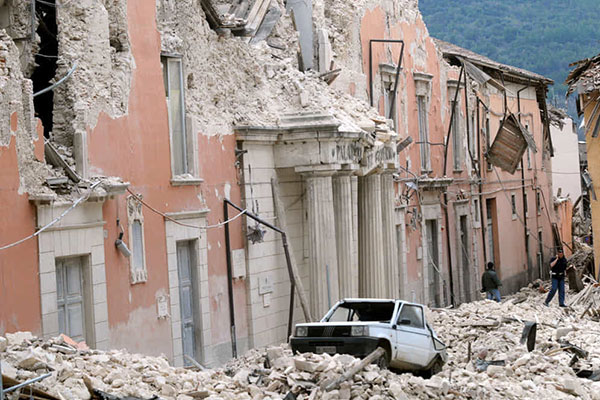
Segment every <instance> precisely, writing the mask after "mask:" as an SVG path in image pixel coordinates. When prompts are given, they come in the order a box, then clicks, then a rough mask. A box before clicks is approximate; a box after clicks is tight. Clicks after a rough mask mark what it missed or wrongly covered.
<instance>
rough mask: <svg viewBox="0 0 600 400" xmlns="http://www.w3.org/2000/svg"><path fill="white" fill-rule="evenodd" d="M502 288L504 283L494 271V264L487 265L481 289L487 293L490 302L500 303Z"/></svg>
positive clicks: (482, 277)
mask: <svg viewBox="0 0 600 400" xmlns="http://www.w3.org/2000/svg"><path fill="white" fill-rule="evenodd" d="M500 286H502V282H500V278H498V274H496V271H495V270H494V263H493V262H489V263H487V267H486V270H485V272H484V273H483V275H482V276H481V289H482V291H483V292H487V299H488V300H496V301H497V302H498V303H500V289H499V288H500Z"/></svg>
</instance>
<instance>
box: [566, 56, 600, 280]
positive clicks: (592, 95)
mask: <svg viewBox="0 0 600 400" xmlns="http://www.w3.org/2000/svg"><path fill="white" fill-rule="evenodd" d="M571 67H573V69H572V70H571V72H570V73H569V76H568V77H567V79H566V81H565V84H567V85H568V86H569V90H568V92H567V96H568V95H571V94H575V95H576V96H577V97H576V104H577V113H578V114H579V116H580V117H583V122H582V125H583V129H584V132H585V142H580V146H581V147H580V151H581V152H582V153H583V154H582V155H584V156H583V157H582V160H581V161H582V171H581V178H582V179H581V183H582V189H583V192H584V194H583V201H582V209H583V212H582V218H581V219H580V220H579V221H576V222H577V223H576V225H577V226H576V227H577V228H578V234H579V235H580V236H582V237H584V238H586V239H587V240H586V241H587V243H588V244H591V245H593V247H594V252H595V253H596V254H598V253H597V252H596V250H598V241H595V242H594V241H593V240H591V241H590V240H589V239H590V237H591V238H593V236H594V233H598V232H600V217H599V215H600V209H598V197H597V195H596V193H597V191H596V187H597V186H598V183H597V182H598V176H600V175H599V174H600V172H599V170H598V157H596V153H597V150H596V149H597V146H596V145H595V143H596V142H598V134H599V133H600V117H599V116H598V110H599V109H600V102H599V101H598V92H599V91H600V55H596V56H595V57H591V58H586V59H583V60H580V61H576V62H574V63H573V64H571ZM582 148H583V149H582ZM590 216H591V226H590V218H589V217H590ZM599 263H600V261H599V260H598V258H597V257H596V258H595V260H594V275H597V274H598V271H599V270H600V266H599V265H600V264H599Z"/></svg>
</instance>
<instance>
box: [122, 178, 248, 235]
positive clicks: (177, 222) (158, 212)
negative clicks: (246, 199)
mask: <svg viewBox="0 0 600 400" xmlns="http://www.w3.org/2000/svg"><path fill="white" fill-rule="evenodd" d="M127 191H128V192H129V194H131V195H132V196H133V198H135V199H136V200H137V201H139V202H140V203H142V205H144V206H146V207H148V208H149V209H150V210H151V211H153V212H155V213H156V214H158V215H161V216H163V217H164V218H165V219H166V220H169V221H171V222H173V223H175V224H177V225H181V226H186V227H188V228H196V229H204V230H206V229H212V228H220V227H221V226H223V225H225V224H228V223H230V222H232V221H235V220H236V219H238V218H239V217H241V216H242V215H244V214H246V213H247V212H248V210H247V209H244V210H243V211H241V212H240V213H238V214H236V215H235V216H234V217H231V218H229V219H228V220H227V221H223V222H219V223H217V224H214V225H204V226H197V225H191V224H185V223H183V222H179V221H177V220H176V219H174V218H171V217H169V216H168V215H167V214H165V213H163V212H161V211H159V210H157V209H156V208H154V207H152V206H151V205H150V204H148V203H146V202H145V201H144V200H142V198H141V197H140V196H138V195H137V194H135V193H133V192H132V191H131V189H129V188H127Z"/></svg>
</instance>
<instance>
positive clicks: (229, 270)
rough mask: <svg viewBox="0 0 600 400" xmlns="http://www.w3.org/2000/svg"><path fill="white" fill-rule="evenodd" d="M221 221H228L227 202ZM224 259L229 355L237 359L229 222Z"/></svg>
mask: <svg viewBox="0 0 600 400" xmlns="http://www.w3.org/2000/svg"><path fill="white" fill-rule="evenodd" d="M223 220H224V221H228V220H229V211H228V207H227V201H224V202H223ZM225 258H226V260H227V294H228V297H229V330H230V335H231V355H232V356H233V358H237V337H236V333H235V312H234V299H233V268H232V265H231V242H230V240H229V222H227V223H226V224H225Z"/></svg>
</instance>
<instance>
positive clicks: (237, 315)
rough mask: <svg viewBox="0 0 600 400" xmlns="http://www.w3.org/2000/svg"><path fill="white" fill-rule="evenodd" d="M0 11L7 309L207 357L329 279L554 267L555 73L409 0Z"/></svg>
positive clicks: (167, 2)
mask: <svg viewBox="0 0 600 400" xmlns="http://www.w3.org/2000/svg"><path fill="white" fill-rule="evenodd" d="M284 3H285V4H284ZM32 10H35V13H34V15H32ZM0 28H1V30H0V94H1V97H0V102H1V103H2V108H1V111H0V166H1V167H2V168H1V169H0V171H1V172H0V204H2V205H3V207H2V208H1V209H0V222H1V223H0V288H1V290H0V333H3V332H9V331H16V330H30V331H32V332H34V333H35V334H37V335H40V336H45V337H46V336H55V335H58V334H59V333H66V334H67V335H69V336H71V337H73V338H74V339H76V340H85V341H86V342H87V343H88V344H89V345H90V346H92V347H97V348H121V347H125V348H127V349H128V350H130V351H134V352H142V353H147V354H165V355H166V356H167V357H168V358H169V359H170V360H171V362H173V363H174V364H176V365H182V364H184V363H188V362H190V361H189V359H190V358H192V359H195V360H197V361H198V362H200V363H202V364H204V365H208V366H212V365H218V364H221V363H223V362H224V361H226V360H227V359H229V358H231V357H232V355H236V354H240V353H241V352H243V351H245V350H247V349H249V348H253V347H260V346H266V345H269V344H275V343H281V342H284V341H285V340H286V337H287V335H288V333H289V327H290V322H292V323H293V322H299V321H303V320H305V319H307V318H311V319H317V318H320V317H321V316H322V314H323V313H324V312H325V311H326V310H327V309H328V308H329V306H330V305H333V304H334V303H335V302H336V301H337V300H339V299H340V298H343V297H358V296H362V297H383V298H390V297H391V298H405V299H407V300H411V301H417V302H422V303H424V304H428V305H430V306H446V305H449V304H455V305H456V304H459V303H461V302H465V301H471V300H475V299H476V298H477V297H478V296H479V295H478V291H479V280H480V275H481V272H482V271H483V268H484V265H485V263H486V262H488V261H493V262H494V263H495V264H496V265H497V269H498V271H499V275H500V277H501V278H502V280H503V281H504V287H503V291H505V293H508V292H511V291H515V290H518V288H520V287H521V286H523V285H525V284H527V283H528V282H530V281H531V280H533V279H535V278H538V277H542V278H544V277H547V275H545V274H546V272H545V269H546V262H547V261H548V259H549V255H550V253H551V252H552V248H553V246H555V243H554V240H555V239H554V237H553V234H552V224H553V223H556V222H557V219H556V216H555V215H554V214H553V212H552V208H547V207H549V206H550V202H551V201H552V195H551V194H552V188H551V183H552V182H551V176H550V175H548V174H549V173H550V171H551V168H550V163H551V156H552V154H553V149H552V144H551V139H550V135H549V128H548V116H547V110H546V105H545V95H546V88H547V86H548V85H549V84H552V81H550V80H548V79H546V78H544V77H542V76H539V75H537V74H534V73H532V72H528V71H524V70H521V69H518V68H514V67H510V66H506V65H503V64H499V63H496V62H494V61H492V60H489V59H487V58H485V57H483V56H480V55H477V54H475V53H472V52H470V51H468V50H465V49H461V48H459V47H457V46H454V45H451V44H448V43H444V42H441V41H437V40H435V39H433V38H431V37H429V35H428V32H427V28H426V26H425V24H424V22H423V20H422V18H421V15H420V13H419V11H418V4H417V1H416V0H402V1H391V0H379V1H375V2H367V1H366V0H352V1H348V2H333V1H331V0H318V1H317V0H315V1H308V0H288V1H287V2H283V1H281V0H270V1H267V0H255V1H239V2H238V1H224V0H219V1H209V0H200V1H196V0H177V1H175V0H156V1H142V0H130V1H124V0H118V1H112V2H108V1H104V2H98V1H93V0H81V1H58V0H57V1H56V2H55V1H54V0H50V1H48V0H46V1H44V2H36V1H33V2H29V1H27V2H25V1H20V0H0ZM371 105H373V106H371ZM501 126H502V127H503V128H502V129H501ZM510 135H513V136H510ZM507 138H509V139H507ZM511 138H512V139H511ZM507 140H508V142H507ZM511 140H512V141H511ZM225 200H227V202H225ZM236 207H238V208H239V209H238V208H236ZM225 210H227V211H225ZM225 212H227V215H226V214H225ZM253 217H257V218H258V220H257V219H256V218H253ZM225 221H228V222H229V223H228V224H227V225H225V223H224V222H225ZM272 228H276V229H279V230H283V231H285V236H284V238H285V242H284V241H282V235H281V234H280V233H279V232H278V231H277V230H275V229H272ZM284 244H285V245H287V246H288V247H287V249H288V250H289V257H286V253H285V251H284V246H283V245H284ZM288 262H289V264H288ZM290 266H291V267H292V268H290ZM290 271H291V272H290ZM294 276H295V277H296V278H295V279H291V277H294ZM292 282H294V283H295V292H294V293H296V294H295V295H293V296H291V295H290V293H291V292H290V290H291V287H290V285H291V283H292ZM292 302H293V303H292ZM292 304H293V305H292ZM290 310H291V311H292V313H290ZM186 356H187V357H186Z"/></svg>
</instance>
